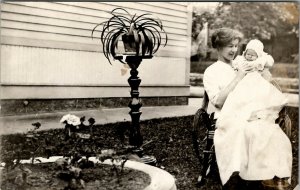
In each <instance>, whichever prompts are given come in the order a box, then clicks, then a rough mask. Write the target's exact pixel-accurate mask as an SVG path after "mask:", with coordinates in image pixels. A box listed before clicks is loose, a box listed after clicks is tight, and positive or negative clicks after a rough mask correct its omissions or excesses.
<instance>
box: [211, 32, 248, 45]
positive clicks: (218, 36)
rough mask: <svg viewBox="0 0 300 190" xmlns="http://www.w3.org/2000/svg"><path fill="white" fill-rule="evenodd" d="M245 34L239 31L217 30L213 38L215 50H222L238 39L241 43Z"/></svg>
mask: <svg viewBox="0 0 300 190" xmlns="http://www.w3.org/2000/svg"><path fill="white" fill-rule="evenodd" d="M242 38H243V34H242V33H240V32H239V31H237V30H234V29H230V28H219V29H217V30H215V32H214V33H213V34H212V37H211V44H212V47H213V48H222V47H225V46H226V45H228V44H229V43H230V42H231V41H232V40H235V39H238V40H239V41H241V40H242Z"/></svg>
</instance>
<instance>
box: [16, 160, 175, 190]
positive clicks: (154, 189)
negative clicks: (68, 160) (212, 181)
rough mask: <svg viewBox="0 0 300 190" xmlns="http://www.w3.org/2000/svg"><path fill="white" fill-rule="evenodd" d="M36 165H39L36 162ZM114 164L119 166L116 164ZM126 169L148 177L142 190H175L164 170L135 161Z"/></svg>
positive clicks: (42, 161) (25, 161) (127, 162)
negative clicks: (148, 183)
mask: <svg viewBox="0 0 300 190" xmlns="http://www.w3.org/2000/svg"><path fill="white" fill-rule="evenodd" d="M59 158H63V157H62V156H52V157H50V158H49V159H47V158H43V157H37V158H35V160H37V159H38V160H40V161H41V163H47V162H55V161H56V160H57V159H59ZM89 160H90V161H92V162H94V163H103V164H109V165H111V164H112V162H111V161H109V160H105V161H104V162H100V161H99V160H98V159H96V158H95V157H90V158H89ZM21 163H31V159H28V160H21ZM36 163H40V162H38V161H36ZM115 164H119V163H118V162H116V163H115ZM124 166H125V167H127V168H131V169H135V170H139V171H142V172H144V173H146V174H148V175H149V176H150V179H151V182H150V185H148V186H147V187H146V188H145V189H144V190H177V188H176V184H175V179H174V177H173V176H172V175H171V174H170V173H168V172H167V171H165V170H162V169H159V168H157V167H154V166H150V165H147V164H143V163H140V162H136V161H131V160H127V161H126V163H125V165H124Z"/></svg>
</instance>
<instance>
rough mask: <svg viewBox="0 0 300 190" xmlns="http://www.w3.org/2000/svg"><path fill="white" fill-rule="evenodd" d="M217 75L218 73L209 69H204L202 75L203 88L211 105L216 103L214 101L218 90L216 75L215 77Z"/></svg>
mask: <svg viewBox="0 0 300 190" xmlns="http://www.w3.org/2000/svg"><path fill="white" fill-rule="evenodd" d="M217 75H218V73H216V72H213V71H212V70H209V69H206V70H205V72H204V75H203V85H204V89H205V91H206V93H207V95H208V98H209V101H210V102H211V103H212V104H213V105H216V101H217V99H218V95H219V92H220V87H219V83H218V77H216V76H217Z"/></svg>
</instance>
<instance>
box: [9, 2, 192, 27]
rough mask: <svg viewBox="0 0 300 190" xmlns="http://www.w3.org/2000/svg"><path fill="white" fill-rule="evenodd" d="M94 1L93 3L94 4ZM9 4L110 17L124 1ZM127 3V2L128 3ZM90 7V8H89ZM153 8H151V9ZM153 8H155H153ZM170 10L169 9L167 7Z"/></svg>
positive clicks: (168, 17) (174, 18)
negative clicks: (113, 3) (109, 2)
mask: <svg viewBox="0 0 300 190" xmlns="http://www.w3.org/2000/svg"><path fill="white" fill-rule="evenodd" d="M92 3H93V4H92ZM9 4H17V5H23V6H28V7H35V8H40V9H45V10H55V11H60V12H66V13H74V14H78V15H85V16H94V17H102V18H109V17H110V16H111V14H110V11H111V10H113V9H114V8H117V7H122V6H121V5H122V3H117V4H116V5H115V6H113V5H109V4H105V3H95V2H57V3H50V2H38V3H37V2H18V3H13V2H9ZM126 4H127V3H126ZM126 4H123V7H124V8H126V10H128V11H129V12H134V13H136V14H144V13H147V12H148V13H151V14H153V15H154V16H157V17H159V18H160V19H161V20H162V21H164V20H166V21H172V22H175V23H183V24H184V23H186V22H187V18H184V17H178V16H177V15H174V16H171V15H168V14H160V13H157V12H151V11H149V9H148V10H144V11H140V10H141V9H142V7H143V6H142V5H140V6H139V7H140V8H139V9H133V8H130V7H128V6H126ZM134 5H136V3H134ZM89 7H90V8H89ZM150 10H151V9H150ZM152 10H155V9H153V8H152ZM166 12H168V9H166Z"/></svg>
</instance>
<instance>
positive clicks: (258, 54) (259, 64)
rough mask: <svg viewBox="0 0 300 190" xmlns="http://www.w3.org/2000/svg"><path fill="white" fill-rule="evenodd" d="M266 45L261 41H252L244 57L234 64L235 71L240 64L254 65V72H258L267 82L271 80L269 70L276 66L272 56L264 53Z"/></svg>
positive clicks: (239, 56)
mask: <svg viewBox="0 0 300 190" xmlns="http://www.w3.org/2000/svg"><path fill="white" fill-rule="evenodd" d="M263 49H264V45H263V43H262V42H261V41H259V40H256V39H254V40H250V41H249V43H248V44H247V46H246V49H245V51H244V52H243V55H238V56H237V57H236V58H235V59H234V60H233V62H232V66H233V68H234V69H237V67H238V65H239V64H242V63H244V62H247V63H251V64H254V66H255V67H254V71H258V72H260V73H261V74H262V76H263V77H264V78H265V79H266V80H267V81H270V80H271V77H272V75H271V73H270V71H269V68H271V67H272V66H273V64H274V59H273V57H272V56H271V55H269V54H267V53H265V52H264V51H263Z"/></svg>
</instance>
